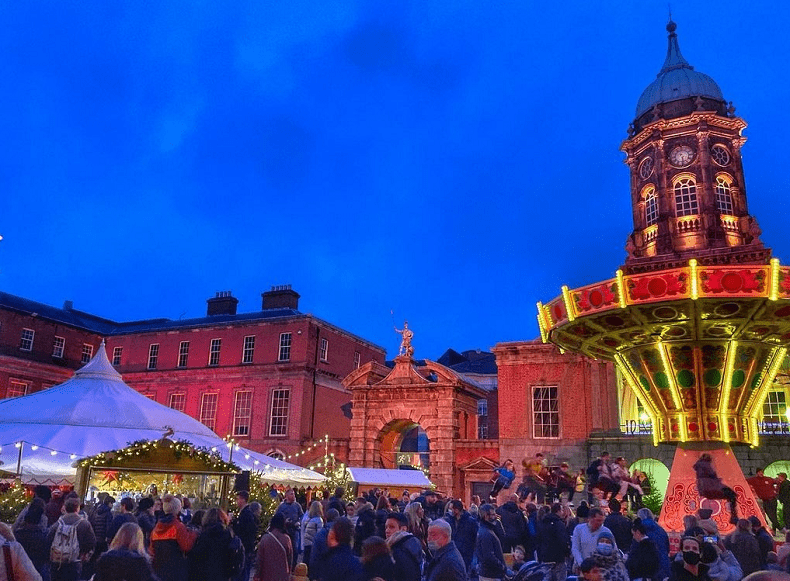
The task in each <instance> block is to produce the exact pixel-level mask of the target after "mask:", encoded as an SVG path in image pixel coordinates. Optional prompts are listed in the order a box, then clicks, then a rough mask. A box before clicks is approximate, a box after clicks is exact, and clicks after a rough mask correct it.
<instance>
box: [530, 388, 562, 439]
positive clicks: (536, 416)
mask: <svg viewBox="0 0 790 581" xmlns="http://www.w3.org/2000/svg"><path fill="white" fill-rule="evenodd" d="M532 419H533V422H532V437H533V438H559V437H560V411H559V400H558V399H557V388H556V387H548V386H543V385H541V386H535V387H533V388H532Z"/></svg>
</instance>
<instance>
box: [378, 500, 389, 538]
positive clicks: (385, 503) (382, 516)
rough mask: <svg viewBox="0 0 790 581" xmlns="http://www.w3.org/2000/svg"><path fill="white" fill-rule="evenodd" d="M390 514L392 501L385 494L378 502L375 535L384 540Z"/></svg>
mask: <svg viewBox="0 0 790 581" xmlns="http://www.w3.org/2000/svg"><path fill="white" fill-rule="evenodd" d="M389 513H390V499H389V498H387V497H386V496H385V495H384V494H382V495H381V496H379V499H378V500H377V501H376V520H375V525H376V527H375V533H374V534H375V535H376V536H377V537H379V538H382V539H383V538H384V524H385V523H386V522H387V515H388V514H389Z"/></svg>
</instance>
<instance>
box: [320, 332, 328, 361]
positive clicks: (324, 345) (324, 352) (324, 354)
mask: <svg viewBox="0 0 790 581" xmlns="http://www.w3.org/2000/svg"><path fill="white" fill-rule="evenodd" d="M328 357H329V339H325V338H323V337H321V346H320V348H319V350H318V358H319V359H320V360H321V361H326V360H327V358H328Z"/></svg>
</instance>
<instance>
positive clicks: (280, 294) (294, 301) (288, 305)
mask: <svg viewBox="0 0 790 581" xmlns="http://www.w3.org/2000/svg"><path fill="white" fill-rule="evenodd" d="M261 298H262V299H263V300H262V305H261V309H263V310H264V311H265V310H266V309H293V310H297V309H298V308H299V293H298V292H296V291H295V290H293V289H292V288H291V285H290V284H280V285H275V286H273V287H272V288H271V290H268V291H266V292H265V293H261Z"/></svg>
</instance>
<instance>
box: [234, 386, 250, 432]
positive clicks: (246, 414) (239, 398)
mask: <svg viewBox="0 0 790 581" xmlns="http://www.w3.org/2000/svg"><path fill="white" fill-rule="evenodd" d="M251 417H252V392H251V391H237V392H236V401H235V404H234V406H233V435H234V436H249V435H250V418H251Z"/></svg>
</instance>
